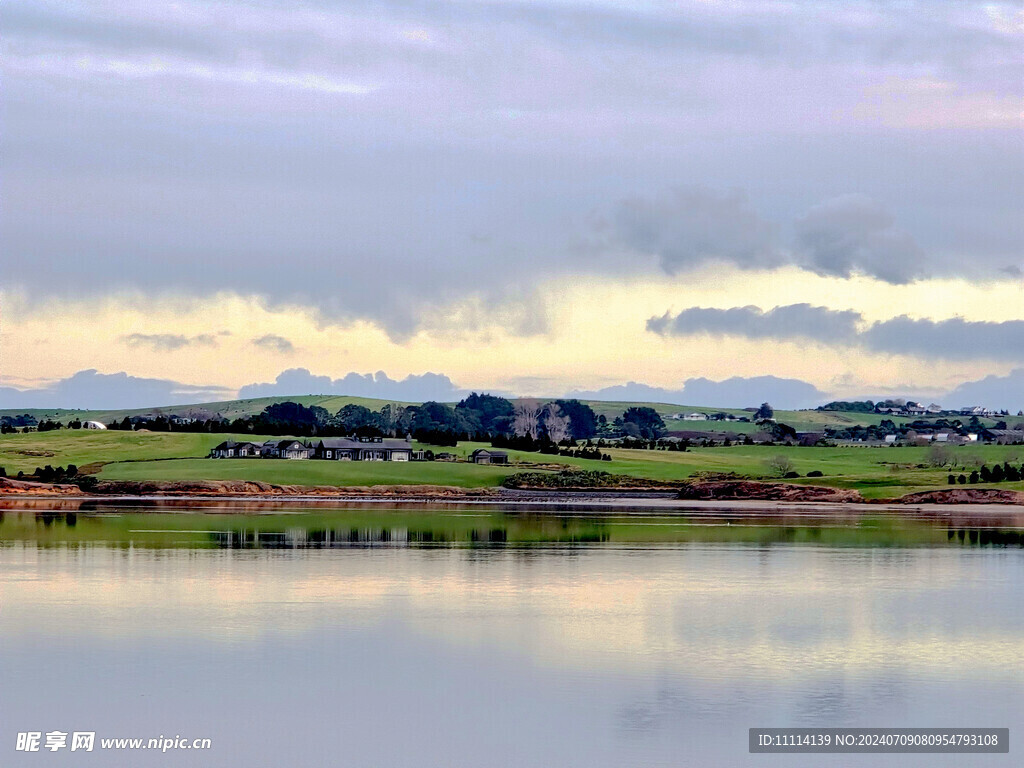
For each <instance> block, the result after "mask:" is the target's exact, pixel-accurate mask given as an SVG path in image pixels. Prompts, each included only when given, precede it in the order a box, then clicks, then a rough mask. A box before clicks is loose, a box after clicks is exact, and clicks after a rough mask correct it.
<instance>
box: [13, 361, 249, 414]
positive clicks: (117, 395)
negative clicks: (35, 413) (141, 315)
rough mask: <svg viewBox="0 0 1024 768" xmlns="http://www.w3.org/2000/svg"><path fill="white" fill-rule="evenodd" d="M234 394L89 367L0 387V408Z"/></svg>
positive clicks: (115, 404)
mask: <svg viewBox="0 0 1024 768" xmlns="http://www.w3.org/2000/svg"><path fill="white" fill-rule="evenodd" d="M233 394H234V390H230V389H227V388H225V387H217V386H195V385H191V384H182V383H180V382H177V381H171V380H167V379H147V378H141V377H138V376H129V375H128V374H127V373H123V372H122V373H109V374H108V373H100V372H98V371H96V370H94V369H90V370H87V371H79V372H78V373H76V374H74V375H73V376H69V377H68V378H65V379H61V380H59V381H56V382H54V383H53V384H50V385H49V386H46V387H40V388H37V389H14V388H11V387H0V408H80V409H89V410H118V409H123V408H149V407H157V406H162V405H180V404H186V403H196V402H204V401H209V400H224V399H227V398H229V397H231V396H232V395H233Z"/></svg>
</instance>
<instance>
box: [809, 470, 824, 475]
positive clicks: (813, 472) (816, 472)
mask: <svg viewBox="0 0 1024 768" xmlns="http://www.w3.org/2000/svg"><path fill="white" fill-rule="evenodd" d="M807 476H808V477H824V476H825V473H824V472H822V471H821V470H820V469H812V470H811V471H810V472H808V473H807Z"/></svg>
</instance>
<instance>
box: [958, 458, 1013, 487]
mask: <svg viewBox="0 0 1024 768" xmlns="http://www.w3.org/2000/svg"><path fill="white" fill-rule="evenodd" d="M1021 480H1024V465H1022V466H1020V467H1015V466H1014V465H1013V464H1010V463H1009V462H1003V463H1002V464H996V465H994V466H993V467H992V468H991V469H989V467H988V465H986V464H982V465H981V468H980V469H975V470H972V472H971V474H969V475H968V474H966V473H960V474H959V475H955V474H950V475H949V477H947V478H946V481H947V482H948V483H949V485H966V484H967V483H970V484H972V485H973V484H975V483H1002V482H1009V483H1016V482H1020V481H1021Z"/></svg>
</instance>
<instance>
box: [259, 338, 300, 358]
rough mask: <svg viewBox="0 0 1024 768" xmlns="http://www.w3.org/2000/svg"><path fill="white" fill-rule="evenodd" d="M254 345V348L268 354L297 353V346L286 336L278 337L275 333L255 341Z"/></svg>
mask: <svg viewBox="0 0 1024 768" xmlns="http://www.w3.org/2000/svg"><path fill="white" fill-rule="evenodd" d="M252 343H253V345H254V346H256V347H259V348H260V349H264V350H266V351H268V352H277V353H278V354H282V355H284V354H290V353H292V352H294V351H295V345H294V344H292V343H291V341H289V340H288V339H286V338H285V337H284V336H278V335H276V334H273V333H268V334H266V335H264V336H260V337H259V338H256V339H253V340H252Z"/></svg>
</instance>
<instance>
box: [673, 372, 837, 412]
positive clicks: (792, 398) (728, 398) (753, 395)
mask: <svg viewBox="0 0 1024 768" xmlns="http://www.w3.org/2000/svg"><path fill="white" fill-rule="evenodd" d="M683 393H684V395H685V396H686V397H687V399H688V400H689V402H690V403H692V404H693V405H706V406H712V407H715V408H725V407H733V408H737V407H741V406H742V407H749V406H754V405H760V404H761V403H763V402H768V403H771V404H772V405H773V406H775V407H776V408H782V409H784V410H793V409H797V408H813V407H814V406H816V405H819V404H820V403H822V402H823V401H824V399H825V397H826V395H825V393H823V392H821V391H820V390H819V389H818V388H817V387H815V386H814V385H813V384H810V383H808V382H806V381H801V380H800V379H783V378H779V377H777V376H751V377H742V376H733V377H732V378H729V379H725V380H723V381H711V380H710V379H705V378H697V379H687V381H686V384H685V385H684V387H683Z"/></svg>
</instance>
